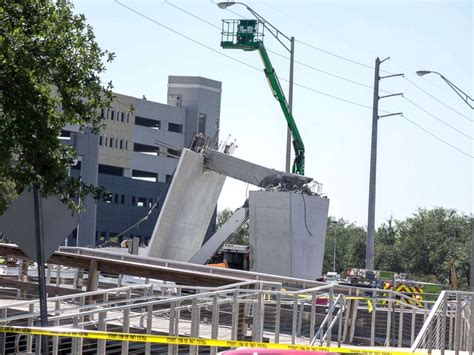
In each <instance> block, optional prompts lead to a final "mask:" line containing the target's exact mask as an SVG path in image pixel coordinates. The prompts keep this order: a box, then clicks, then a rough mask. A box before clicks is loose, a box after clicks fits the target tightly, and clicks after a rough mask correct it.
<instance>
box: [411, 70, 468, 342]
mask: <svg viewBox="0 0 474 355" xmlns="http://www.w3.org/2000/svg"><path fill="white" fill-rule="evenodd" d="M416 74H417V75H418V76H424V75H427V74H436V75H438V76H439V77H440V78H441V79H443V80H444V82H445V83H446V84H448V85H449V87H450V88H451V89H453V91H454V92H455V93H456V94H458V96H459V97H460V98H461V99H462V100H463V101H464V102H465V103H466V104H467V105H468V106H469V107H470V108H471V109H473V110H474V106H473V105H471V104H470V103H469V101H471V102H474V99H473V98H472V97H470V96H469V95H468V94H466V93H465V92H464V91H462V90H461V89H460V88H458V87H457V86H456V85H455V84H453V83H452V82H451V80H449V79H448V78H446V77H445V76H444V75H443V74H441V73H438V72H437V71H432V70H418V71H417V72H416ZM471 234H472V240H471V270H470V275H469V288H470V290H471V292H474V216H473V217H471ZM473 316H474V314H473ZM473 346H474V342H473Z"/></svg>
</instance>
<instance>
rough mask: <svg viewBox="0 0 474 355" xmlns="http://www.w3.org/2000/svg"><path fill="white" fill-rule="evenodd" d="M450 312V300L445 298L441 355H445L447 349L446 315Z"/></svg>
mask: <svg viewBox="0 0 474 355" xmlns="http://www.w3.org/2000/svg"><path fill="white" fill-rule="evenodd" d="M447 312H448V299H447V296H446V295H445V296H444V300H443V311H442V315H441V317H442V318H441V355H444V350H445V348H446V313H447Z"/></svg>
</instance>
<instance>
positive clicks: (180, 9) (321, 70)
mask: <svg viewBox="0 0 474 355" xmlns="http://www.w3.org/2000/svg"><path fill="white" fill-rule="evenodd" d="M164 2H165V3H166V4H168V5H170V6H172V7H174V8H175V9H177V10H179V11H181V12H183V13H185V14H186V15H188V16H191V17H193V18H195V19H197V20H199V21H201V22H203V23H205V24H207V25H208V26H211V27H213V28H216V29H218V30H219V31H220V30H221V28H220V27H219V26H217V25H215V24H213V23H212V22H210V21H207V20H206V19H204V18H202V17H200V16H197V15H196V14H193V13H192V12H190V11H188V10H186V9H183V8H182V7H179V6H178V5H175V4H173V3H172V2H171V1H169V0H164ZM211 2H213V1H211ZM213 3H214V2H213ZM229 11H230V10H229ZM267 51H268V52H270V53H273V54H274V55H276V56H279V57H281V58H284V59H286V60H290V57H288V56H286V55H284V54H281V53H278V52H276V51H274V50H271V49H267ZM295 63H296V64H298V65H301V66H303V67H305V68H308V69H311V70H313V71H316V72H318V73H323V74H325V75H328V76H331V77H333V78H336V79H340V80H344V81H346V82H348V83H351V84H355V85H359V86H362V87H365V88H368V89H372V86H371V85H367V84H364V83H361V82H359V81H356V80H352V79H349V78H346V77H343V76H341V75H338V74H334V73H331V72H329V71H326V70H324V69H320V68H317V67H315V66H313V65H310V64H307V63H304V62H301V61H298V60H295ZM380 91H382V92H385V93H389V94H391V92H389V91H386V90H380Z"/></svg>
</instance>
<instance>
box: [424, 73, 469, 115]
mask: <svg viewBox="0 0 474 355" xmlns="http://www.w3.org/2000/svg"><path fill="white" fill-rule="evenodd" d="M416 74H417V75H418V76H424V75H427V74H436V75H439V76H440V77H441V79H443V80H444V81H445V82H446V84H448V85H449V87H450V88H451V89H453V91H454V92H455V93H456V94H458V96H459V97H460V98H461V99H462V100H463V101H464V102H465V103H466V104H467V105H468V106H469V107H470V108H472V109H473V110H474V106H473V105H471V104H470V103H469V102H474V99H473V98H472V97H470V96H469V95H468V94H466V93H465V92H464V91H462V90H461V89H460V88H458V87H457V86H456V85H455V84H453V83H452V82H451V81H450V80H449V79H448V78H446V77H445V76H444V75H443V74H441V73H438V72H437V71H432V70H418V71H417V72H416Z"/></svg>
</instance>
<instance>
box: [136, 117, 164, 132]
mask: <svg viewBox="0 0 474 355" xmlns="http://www.w3.org/2000/svg"><path fill="white" fill-rule="evenodd" d="M135 125H137V126H142V127H148V128H152V129H160V128H161V121H160V120H156V119H153V118H146V117H142V116H135Z"/></svg>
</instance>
